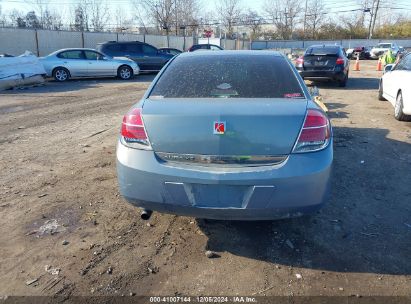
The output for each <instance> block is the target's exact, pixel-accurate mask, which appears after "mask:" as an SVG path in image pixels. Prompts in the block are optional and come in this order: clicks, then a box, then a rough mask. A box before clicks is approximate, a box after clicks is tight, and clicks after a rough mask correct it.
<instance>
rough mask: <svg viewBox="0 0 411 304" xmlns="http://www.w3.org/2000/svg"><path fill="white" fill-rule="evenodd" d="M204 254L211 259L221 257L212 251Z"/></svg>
mask: <svg viewBox="0 0 411 304" xmlns="http://www.w3.org/2000/svg"><path fill="white" fill-rule="evenodd" d="M204 254H205V256H206V257H207V258H209V259H212V258H217V257H219V255H218V254H217V253H215V252H214V251H211V250H207V251H206V252H205V253H204Z"/></svg>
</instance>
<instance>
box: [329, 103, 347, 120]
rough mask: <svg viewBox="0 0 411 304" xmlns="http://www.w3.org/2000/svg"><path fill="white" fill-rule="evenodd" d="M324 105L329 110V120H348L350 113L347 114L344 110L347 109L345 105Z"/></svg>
mask: <svg viewBox="0 0 411 304" xmlns="http://www.w3.org/2000/svg"><path fill="white" fill-rule="evenodd" d="M324 104H325V105H326V106H327V108H328V110H329V111H328V112H327V115H328V117H329V118H348V117H349V115H348V114H349V113H348V112H345V111H344V110H343V109H344V108H345V107H347V105H346V104H344V103H339V102H327V101H325V102H324Z"/></svg>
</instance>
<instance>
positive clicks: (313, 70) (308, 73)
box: [295, 45, 350, 87]
mask: <svg viewBox="0 0 411 304" xmlns="http://www.w3.org/2000/svg"><path fill="white" fill-rule="evenodd" d="M295 67H296V69H297V70H298V72H299V73H300V75H301V77H302V78H303V79H308V80H322V79H328V80H332V81H336V82H338V84H339V85H340V87H345V86H346V84H347V80H348V72H349V68H350V61H349V60H348V58H347V56H346V54H345V52H344V50H343V48H342V47H341V46H338V45H313V46H310V47H309V48H307V50H306V51H305V53H304V55H303V56H302V57H300V58H298V59H297V61H296V65H295Z"/></svg>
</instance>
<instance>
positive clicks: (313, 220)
mask: <svg viewBox="0 0 411 304" xmlns="http://www.w3.org/2000/svg"><path fill="white" fill-rule="evenodd" d="M375 65H376V62H375V61H370V62H365V61H361V69H362V71H360V72H354V71H352V72H351V75H350V80H349V82H348V86H347V87H346V88H339V87H337V86H335V85H333V84H328V83H319V84H318V86H319V88H320V92H321V94H322V95H323V97H324V100H325V102H326V104H327V106H328V107H329V109H330V113H329V115H330V117H331V119H332V123H333V125H334V135H335V142H334V145H335V160H334V171H333V182H332V184H333V187H332V195H331V198H330V200H329V202H328V204H327V205H326V206H325V207H324V208H323V209H322V210H321V211H320V212H318V213H317V214H314V215H312V216H309V217H303V218H297V219H292V220H281V221H273V222H225V221H209V220H198V219H194V218H187V217H178V216H173V215H167V214H158V213H154V214H153V216H152V218H151V219H150V221H149V222H144V221H142V220H141V219H140V218H139V210H138V209H136V208H134V207H132V206H130V205H128V204H127V203H126V202H125V201H124V200H123V199H122V198H121V197H120V196H119V193H118V188H117V181H116V172H115V145H116V138H117V134H118V131H119V127H120V122H121V118H122V115H123V114H124V113H125V112H126V111H127V109H128V108H129V107H130V106H131V105H132V103H134V102H135V101H137V100H138V99H139V97H141V96H142V94H143V92H144V90H145V89H146V88H147V86H148V85H149V83H150V81H151V80H152V79H153V77H154V76H153V75H143V76H139V77H137V78H136V79H135V80H133V81H130V82H123V81H119V80H111V79H103V80H81V81H76V80H74V81H70V82H68V83H65V84H60V83H54V82H50V83H47V85H46V86H43V87H33V88H28V89H25V90H14V91H9V92H3V93H1V94H0V151H1V152H0V172H1V175H0V256H1V260H0V282H1V284H0V295H63V296H68V297H70V296H74V295H91V294H93V295H109V294H110V295H113V294H114V295H117V294H118V295H121V294H124V295H129V294H130V293H133V294H134V293H135V294H136V295H200V294H201V295H237V294H242V295H361V296H366V295H386V296H389V295H408V296H410V295H411V262H410V256H411V204H410V203H411V199H410V197H411V186H410V185H411V173H410V167H411V123H409V122H398V121H396V120H395V119H394V117H393V108H392V106H391V105H390V104H389V103H388V102H381V101H378V100H377V88H378V77H379V73H380V72H376V71H375ZM207 250H211V251H214V252H216V253H217V254H218V256H216V257H215V258H208V257H207V256H206V254H205V252H206V251H207ZM33 280H35V281H33Z"/></svg>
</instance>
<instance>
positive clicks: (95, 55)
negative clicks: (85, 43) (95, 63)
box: [84, 51, 103, 60]
mask: <svg viewBox="0 0 411 304" xmlns="http://www.w3.org/2000/svg"><path fill="white" fill-rule="evenodd" d="M84 54H85V55H86V59H87V60H101V59H103V55H101V54H100V53H97V52H93V51H84Z"/></svg>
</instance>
